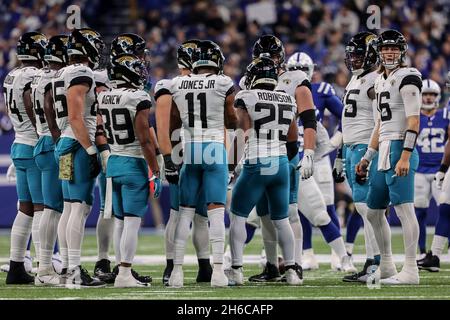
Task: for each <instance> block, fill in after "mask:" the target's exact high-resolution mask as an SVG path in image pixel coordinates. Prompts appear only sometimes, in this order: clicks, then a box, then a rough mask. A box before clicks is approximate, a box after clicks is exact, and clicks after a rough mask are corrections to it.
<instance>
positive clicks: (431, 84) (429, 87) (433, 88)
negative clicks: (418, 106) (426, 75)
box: [422, 79, 441, 110]
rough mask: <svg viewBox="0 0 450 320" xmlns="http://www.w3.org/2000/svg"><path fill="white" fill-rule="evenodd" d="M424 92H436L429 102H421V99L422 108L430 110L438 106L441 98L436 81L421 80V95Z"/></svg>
mask: <svg viewBox="0 0 450 320" xmlns="http://www.w3.org/2000/svg"><path fill="white" fill-rule="evenodd" d="M424 93H434V94H436V98H435V99H434V102H433V103H430V104H426V103H423V100H422V109H425V110H431V109H434V108H437V107H439V101H440V100H441V88H440V87H439V85H438V84H437V82H436V81H434V80H431V79H425V80H423V81H422V95H423V94H424Z"/></svg>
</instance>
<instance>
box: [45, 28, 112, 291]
mask: <svg viewBox="0 0 450 320" xmlns="http://www.w3.org/2000/svg"><path fill="white" fill-rule="evenodd" d="M103 47H104V44H103V40H102V39H101V36H100V34H99V33H98V32H96V31H94V30H92V29H90V28H83V29H75V30H73V31H72V33H71V35H70V36H69V43H68V55H69V65H68V66H67V67H65V68H62V69H61V70H59V71H58V72H57V73H56V75H55V77H54V78H53V82H52V86H53V99H54V103H55V105H54V107H55V112H56V118H57V124H58V127H59V128H60V130H61V138H60V139H59V140H58V143H57V145H56V148H55V153H56V155H57V156H58V158H59V177H60V179H61V180H62V187H63V195H64V209H63V214H62V216H61V219H60V221H59V225H58V238H59V240H60V246H61V256H62V261H63V267H64V268H68V270H67V279H66V286H68V287H79V286H81V287H101V286H104V285H105V283H104V282H102V281H99V280H97V279H93V278H91V277H90V275H89V273H88V272H87V271H86V270H85V269H84V268H82V267H81V262H80V260H81V258H80V257H81V243H82V240H83V235H84V232H83V230H84V225H85V222H86V219H87V216H88V215H89V213H90V211H91V207H92V202H93V189H94V184H95V178H96V177H97V175H98V174H99V172H100V170H101V168H100V163H99V160H98V151H97V148H96V147H95V145H94V143H95V133H96V129H97V110H96V109H97V108H96V93H95V79H94V73H93V71H92V69H91V67H92V68H94V67H95V66H96V65H97V64H98V62H99V59H100V52H101V50H102V49H103ZM100 151H102V150H100ZM79 230H81V232H80V231H79Z"/></svg>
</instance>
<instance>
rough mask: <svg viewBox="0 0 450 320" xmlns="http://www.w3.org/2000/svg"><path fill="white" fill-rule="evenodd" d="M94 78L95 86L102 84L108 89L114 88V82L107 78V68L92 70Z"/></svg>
mask: <svg viewBox="0 0 450 320" xmlns="http://www.w3.org/2000/svg"><path fill="white" fill-rule="evenodd" d="M94 80H95V85H96V86H97V87H99V86H103V87H107V88H108V89H112V88H114V83H113V82H112V81H110V80H109V78H108V70H106V69H97V70H94Z"/></svg>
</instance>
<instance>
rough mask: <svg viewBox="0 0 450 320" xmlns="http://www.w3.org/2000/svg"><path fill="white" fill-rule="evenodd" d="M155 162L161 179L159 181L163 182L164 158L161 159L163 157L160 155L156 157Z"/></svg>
mask: <svg viewBox="0 0 450 320" xmlns="http://www.w3.org/2000/svg"><path fill="white" fill-rule="evenodd" d="M156 162H158V167H159V172H160V174H161V176H160V178H161V180H164V179H165V174H164V157H163V155H162V154H161V153H160V154H158V155H157V156H156Z"/></svg>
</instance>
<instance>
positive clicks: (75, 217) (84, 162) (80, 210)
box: [66, 146, 105, 287]
mask: <svg viewBox="0 0 450 320" xmlns="http://www.w3.org/2000/svg"><path fill="white" fill-rule="evenodd" d="M72 154H73V181H70V182H69V183H68V190H69V196H70V200H71V202H72V203H71V210H70V217H69V220H68V221H67V229H66V238H67V248H68V250H67V251H68V256H69V269H68V278H67V282H66V286H67V287H78V286H81V287H101V286H104V285H105V283H104V282H103V281H99V280H96V279H95V278H92V277H91V276H90V275H89V273H88V272H87V270H86V269H84V268H83V267H82V266H81V244H82V242H83V238H84V229H85V224H86V220H87V217H88V215H89V214H90V212H91V208H92V202H93V198H94V197H93V191H94V185H95V178H94V179H93V178H91V177H90V170H89V156H88V154H87V153H86V151H85V150H84V148H82V147H81V146H79V147H78V149H76V150H74V151H73V152H72Z"/></svg>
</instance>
